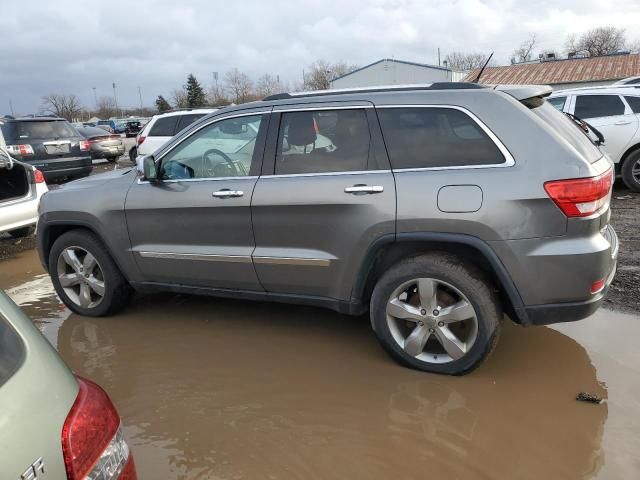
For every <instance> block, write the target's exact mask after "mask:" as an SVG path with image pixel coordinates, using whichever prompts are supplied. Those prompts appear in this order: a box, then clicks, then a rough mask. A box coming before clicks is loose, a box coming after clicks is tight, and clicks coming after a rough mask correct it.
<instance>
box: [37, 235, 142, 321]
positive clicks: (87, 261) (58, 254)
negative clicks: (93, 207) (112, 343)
mask: <svg viewBox="0 0 640 480" xmlns="http://www.w3.org/2000/svg"><path fill="white" fill-rule="evenodd" d="M49 274H50V275H51V280H52V281H53V286H54V287H55V289H56V292H57V294H58V296H59V297H60V299H61V300H62V301H63V302H64V304H65V305H66V306H67V307H69V309H70V310H72V311H74V312H76V313H79V314H81V315H87V316H91V317H100V316H104V315H109V314H112V313H115V312H117V311H118V310H120V309H122V308H123V307H124V306H125V305H126V304H127V303H128V301H129V298H130V296H131V291H132V290H131V287H130V286H129V284H128V282H127V280H126V279H125V278H124V277H123V276H122V274H121V273H120V270H119V269H118V267H117V265H116V264H115V262H114V261H113V259H112V258H111V256H110V255H109V253H108V251H107V249H106V248H105V247H104V245H103V244H102V242H100V240H98V238H97V237H96V236H95V235H94V234H93V233H91V232H88V231H85V230H72V231H70V232H67V233H65V234H63V235H61V236H60V237H59V238H58V239H57V240H56V241H55V242H54V244H53V247H52V248H51V251H50V253H49Z"/></svg>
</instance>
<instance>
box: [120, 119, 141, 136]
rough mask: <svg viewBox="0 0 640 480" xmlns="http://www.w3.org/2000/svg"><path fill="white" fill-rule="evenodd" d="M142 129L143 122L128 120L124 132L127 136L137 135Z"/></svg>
mask: <svg viewBox="0 0 640 480" xmlns="http://www.w3.org/2000/svg"><path fill="white" fill-rule="evenodd" d="M140 130H142V124H141V123H140V122H139V121H138V120H128V121H127V122H125V125H124V133H125V134H126V136H127V137H135V136H136V135H138V133H140Z"/></svg>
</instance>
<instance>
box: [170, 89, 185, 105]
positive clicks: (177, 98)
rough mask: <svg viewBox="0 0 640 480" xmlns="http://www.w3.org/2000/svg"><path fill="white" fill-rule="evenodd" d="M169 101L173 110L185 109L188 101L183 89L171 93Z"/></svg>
mask: <svg viewBox="0 0 640 480" xmlns="http://www.w3.org/2000/svg"><path fill="white" fill-rule="evenodd" d="M171 99H172V100H173V106H174V107H175V108H187V107H188V106H189V101H188V99H187V91H186V90H185V89H184V88H181V89H175V90H173V91H172V92H171Z"/></svg>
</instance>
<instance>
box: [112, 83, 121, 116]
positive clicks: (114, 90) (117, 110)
mask: <svg viewBox="0 0 640 480" xmlns="http://www.w3.org/2000/svg"><path fill="white" fill-rule="evenodd" d="M113 100H114V101H115V102H116V115H117V114H118V112H119V111H120V109H119V108H118V95H117V94H116V82H113Z"/></svg>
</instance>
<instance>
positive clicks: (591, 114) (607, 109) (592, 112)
mask: <svg viewBox="0 0 640 480" xmlns="http://www.w3.org/2000/svg"><path fill="white" fill-rule="evenodd" d="M575 115H576V117H578V118H583V119H587V118H597V117H613V116H615V115H624V103H622V100H620V97H619V96H617V95H578V97H577V98H576V108H575Z"/></svg>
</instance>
